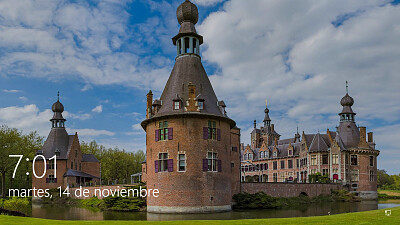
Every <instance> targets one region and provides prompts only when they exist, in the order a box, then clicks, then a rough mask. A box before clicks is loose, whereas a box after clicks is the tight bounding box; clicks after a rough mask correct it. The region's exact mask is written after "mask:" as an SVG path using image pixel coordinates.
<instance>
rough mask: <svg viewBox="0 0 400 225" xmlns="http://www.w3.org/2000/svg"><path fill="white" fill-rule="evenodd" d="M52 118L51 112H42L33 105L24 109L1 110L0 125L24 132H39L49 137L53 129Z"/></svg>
mask: <svg viewBox="0 0 400 225" xmlns="http://www.w3.org/2000/svg"><path fill="white" fill-rule="evenodd" d="M51 116H52V112H51V110H45V111H40V110H39V108H38V107H37V106H36V105H33V104H31V105H26V106H24V107H17V106H11V107H6V108H0V124H5V125H7V126H8V127H12V128H18V129H20V130H23V131H24V132H30V131H38V133H39V135H41V136H47V135H48V133H49V130H50V128H51V123H50V122H49V118H51Z"/></svg>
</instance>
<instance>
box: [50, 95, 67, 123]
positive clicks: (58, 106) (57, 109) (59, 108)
mask: <svg viewBox="0 0 400 225" xmlns="http://www.w3.org/2000/svg"><path fill="white" fill-rule="evenodd" d="M51 110H52V111H53V112H54V114H53V118H51V119H50V121H52V124H53V126H52V127H53V128H55V127H64V122H65V119H64V117H63V115H62V112H64V106H63V104H62V103H61V102H60V93H57V101H56V102H55V103H54V104H53V105H52V106H51Z"/></svg>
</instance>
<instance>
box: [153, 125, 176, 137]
mask: <svg viewBox="0 0 400 225" xmlns="http://www.w3.org/2000/svg"><path fill="white" fill-rule="evenodd" d="M158 126H159V129H157V130H156V135H155V136H156V141H159V140H161V141H162V140H172V139H173V130H172V128H168V121H164V122H159V125H158Z"/></svg>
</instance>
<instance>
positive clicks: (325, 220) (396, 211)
mask: <svg viewBox="0 0 400 225" xmlns="http://www.w3.org/2000/svg"><path fill="white" fill-rule="evenodd" d="M391 210H392V215H391V216H385V210H384V209H381V210H373V211H366V212H357V213H346V214H338V215H332V216H316V217H297V218H283V219H254V220H253V219H251V220H207V221H204V220H197V221H196V220H190V221H162V222H150V221H58V220H45V219H36V218H26V217H25V218H24V217H12V216H1V215H0V224H16V225H20V224H33V225H34V224H38V225H46V224H57V225H63V224H71V225H72V224H74V225H75V224H77V225H79V224H85V225H86V224H107V225H113V224H139V225H140V224H146V225H147V224H150V225H151V224H178V225H179V224H207V225H208V224H210V225H213V224H215V225H220V224H248V225H255V224H266V225H267V224H268V225H270V224H347V225H349V224H385V225H386V224H400V207H396V208H391Z"/></svg>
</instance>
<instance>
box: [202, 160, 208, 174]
mask: <svg viewBox="0 0 400 225" xmlns="http://www.w3.org/2000/svg"><path fill="white" fill-rule="evenodd" d="M203 171H204V172H207V171H208V159H203Z"/></svg>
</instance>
